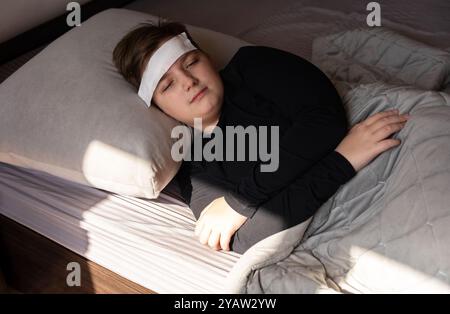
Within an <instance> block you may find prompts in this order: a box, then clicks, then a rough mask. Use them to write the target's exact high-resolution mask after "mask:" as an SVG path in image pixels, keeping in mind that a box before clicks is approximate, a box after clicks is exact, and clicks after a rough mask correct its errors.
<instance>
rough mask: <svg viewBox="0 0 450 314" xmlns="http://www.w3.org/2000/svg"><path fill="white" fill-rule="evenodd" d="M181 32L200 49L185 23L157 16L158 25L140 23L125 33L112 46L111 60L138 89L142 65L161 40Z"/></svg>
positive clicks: (142, 69)
mask: <svg viewBox="0 0 450 314" xmlns="http://www.w3.org/2000/svg"><path fill="white" fill-rule="evenodd" d="M183 32H186V34H187V36H188V38H189V39H190V40H191V42H192V44H193V45H194V46H195V47H196V48H198V49H199V50H202V49H201V48H200V47H199V46H198V45H197V43H196V42H195V41H194V40H193V39H192V37H191V35H190V34H189V32H188V31H187V29H186V26H185V25H183V24H181V23H178V22H172V21H168V20H161V18H159V19H158V25H153V24H152V23H151V22H150V23H140V24H139V25H138V26H137V27H136V28H135V29H133V30H131V31H130V32H129V33H128V34H126V35H125V37H123V38H122V39H121V40H120V42H119V43H118V44H117V45H116V47H115V48H114V52H113V62H114V64H115V66H116V67H117V69H118V70H119V72H120V73H121V74H122V75H123V77H124V78H125V80H127V81H128V82H129V83H130V84H131V85H133V86H134V87H135V88H136V89H138V88H139V85H140V84H141V77H142V73H143V71H144V65H145V64H146V61H147V60H148V58H150V56H151V55H152V54H153V53H154V52H155V51H156V49H157V48H158V47H159V44H160V43H161V41H163V40H165V39H169V38H170V37H173V36H176V35H178V34H181V33H183ZM202 51H203V50H202Z"/></svg>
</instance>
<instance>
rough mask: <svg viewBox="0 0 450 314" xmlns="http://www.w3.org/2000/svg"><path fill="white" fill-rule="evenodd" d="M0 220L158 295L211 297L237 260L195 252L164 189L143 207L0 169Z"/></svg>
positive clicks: (188, 216) (180, 206)
mask: <svg viewBox="0 0 450 314" xmlns="http://www.w3.org/2000/svg"><path fill="white" fill-rule="evenodd" d="M171 186H173V185H171ZM0 213H1V214H3V215H5V216H6V217H8V218H11V219H13V220H15V221H17V222H19V223H21V224H23V225H25V226H27V227H29V228H30V229H32V230H34V231H36V232H38V233H40V234H42V235H43V236H45V237H47V238H49V239H51V240H53V241H55V242H57V243H59V244H61V245H62V246H64V247H66V248H68V249H70V250H72V251H74V252H75V253H77V254H80V255H82V256H84V257H85V258H87V259H89V260H91V261H93V262H95V263H97V264H99V265H101V266H103V267H105V268H108V269H110V270H112V271H114V272H115V273H117V274H119V275H121V276H123V277H125V278H127V279H129V280H131V281H133V282H135V283H137V284H140V285H142V286H143V287H146V288H149V289H151V290H153V291H155V292H158V293H218V292H220V291H221V288H222V285H223V282H224V279H225V277H226V276H227V274H228V272H229V271H230V270H231V268H232V267H233V265H234V264H235V263H236V261H237V260H238V259H239V257H240V256H241V255H240V254H238V253H235V252H225V251H214V250H212V249H209V248H208V247H206V246H204V245H202V244H201V243H200V242H199V241H198V239H197V238H196V237H195V236H194V228H195V217H194V216H193V214H192V212H191V210H190V209H189V207H187V205H186V204H184V203H183V202H182V201H181V200H180V199H179V198H178V197H176V190H175V189H174V188H170V187H169V188H168V189H167V191H166V192H163V193H161V195H160V197H159V198H157V199H153V200H148V199H142V198H135V197H127V196H121V195H117V194H113V193H109V192H106V191H103V190H99V189H95V188H91V187H88V186H84V185H80V184H77V183H74V182H70V181H67V180H64V179H61V178H57V177H54V176H51V175H49V174H46V173H43V172H39V171H34V170H28V169H24V168H20V167H16V166H11V165H8V164H5V163H0Z"/></svg>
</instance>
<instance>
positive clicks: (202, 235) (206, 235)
mask: <svg viewBox="0 0 450 314" xmlns="http://www.w3.org/2000/svg"><path fill="white" fill-rule="evenodd" d="M210 234H211V228H203V229H202V232H201V233H200V238H199V240H200V243H201V244H207V243H208V240H209V235H210Z"/></svg>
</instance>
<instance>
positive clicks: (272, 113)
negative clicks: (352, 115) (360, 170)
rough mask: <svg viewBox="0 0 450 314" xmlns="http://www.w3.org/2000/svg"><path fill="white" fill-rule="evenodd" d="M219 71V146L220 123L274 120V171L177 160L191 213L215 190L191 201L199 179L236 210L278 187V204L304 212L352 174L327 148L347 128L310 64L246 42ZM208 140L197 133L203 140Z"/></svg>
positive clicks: (335, 98) (254, 164) (251, 209)
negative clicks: (282, 200) (281, 195)
mask: <svg viewBox="0 0 450 314" xmlns="http://www.w3.org/2000/svg"><path fill="white" fill-rule="evenodd" d="M219 74H220V76H221V78H222V81H223V84H224V100H223V105H222V110H221V114H220V118H219V122H218V124H217V126H218V127H220V128H221V129H222V131H223V132H222V133H223V143H224V147H225V149H224V151H226V149H227V148H226V144H225V143H226V131H225V129H226V126H237V125H241V126H243V127H244V128H245V127H247V126H251V125H253V126H255V127H256V128H257V129H258V127H259V126H267V127H268V129H270V126H278V127H279V136H280V138H279V166H278V169H277V170H276V171H275V172H261V171H260V164H261V160H260V159H259V158H258V160H257V161H248V160H247V161H236V158H235V160H234V161H227V160H224V161H205V160H203V161H183V164H182V166H181V169H180V171H179V173H178V174H177V177H178V181H179V183H180V187H181V190H182V194H183V196H184V197H185V199H186V201H187V203H188V204H190V205H191V209H192V210H193V211H194V213H198V214H199V213H200V212H201V210H203V207H204V206H206V205H208V204H209V202H211V201H213V200H214V199H215V198H216V196H214V194H216V195H217V193H211V199H208V198H207V197H206V198H204V199H205V201H204V202H193V203H192V204H191V196H192V195H193V192H195V189H196V188H197V187H198V186H199V185H203V184H211V189H216V191H217V189H220V190H221V191H223V196H225V200H226V201H227V203H228V204H229V205H230V206H231V207H232V208H233V209H234V210H235V211H237V212H238V213H240V214H242V215H244V216H247V217H252V216H253V214H254V213H255V211H256V210H258V209H259V207H260V206H262V205H263V204H264V203H265V202H267V201H268V200H270V199H271V198H273V197H274V196H275V195H277V194H278V193H285V194H286V198H285V199H286V200H288V201H286V203H285V204H280V206H296V207H298V210H299V211H301V212H302V213H303V214H302V215H301V216H304V217H307V216H308V215H309V216H310V215H312V214H314V211H315V210H317V209H318V208H319V207H320V205H321V204H323V203H324V202H325V201H326V200H327V199H328V198H329V197H331V196H332V195H333V194H334V193H335V192H336V190H337V189H338V188H339V186H341V185H342V184H344V183H346V182H347V181H348V180H350V179H351V178H352V177H353V176H354V175H355V170H354V168H353V167H352V165H351V164H350V163H349V162H348V161H347V159H345V158H344V157H343V156H342V155H341V154H339V153H338V152H336V151H334V149H335V148H336V146H337V145H338V144H339V142H340V141H341V140H342V139H343V137H344V136H345V135H346V133H347V129H348V125H347V120H346V115H345V111H344V109H343V106H342V102H341V100H340V98H339V95H338V93H337V92H336V90H335V88H334V86H333V85H332V83H331V82H330V81H329V79H328V78H327V77H326V76H325V75H324V74H323V73H322V72H321V71H320V70H319V69H318V68H317V67H315V66H314V65H313V64H311V63H309V62H308V61H306V60H304V59H302V58H301V57H299V56H296V55H294V54H291V53H289V52H286V51H283V50H279V49H276V48H271V47H265V46H246V47H242V48H240V49H239V50H238V52H237V53H236V54H235V55H234V56H233V58H232V59H231V61H230V62H229V63H228V65H227V66H226V67H225V68H224V69H222V70H221V71H220V72H219ZM269 134H270V133H269ZM258 138H259V136H258ZM268 138H270V136H268ZM209 140H210V139H203V145H205V144H206V143H207V142H208V141H209ZM234 142H235V147H234V149H235V150H236V141H234ZM246 144H247V147H246V148H247V151H248V146H249V145H248V141H247V142H246ZM268 147H270V145H268ZM229 149H230V148H229ZM246 157H248V154H247V156H246ZM258 157H259V156H258ZM263 163H266V164H268V163H269V162H263ZM194 194H195V193H194ZM287 203H289V204H287ZM192 205H196V206H199V208H193V206H192ZM200 207H201V208H200Z"/></svg>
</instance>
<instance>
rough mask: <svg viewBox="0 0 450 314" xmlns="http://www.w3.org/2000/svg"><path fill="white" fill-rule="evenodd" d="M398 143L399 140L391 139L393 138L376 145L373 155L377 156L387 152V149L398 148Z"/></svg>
mask: <svg viewBox="0 0 450 314" xmlns="http://www.w3.org/2000/svg"><path fill="white" fill-rule="evenodd" d="M400 143H401V141H400V140H398V139H393V138H390V139H387V140H384V141H381V142H379V143H378V144H377V145H376V147H375V153H376V155H379V154H381V153H382V152H384V151H387V150H388V149H391V148H393V147H395V146H398V145H399V144H400Z"/></svg>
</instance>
